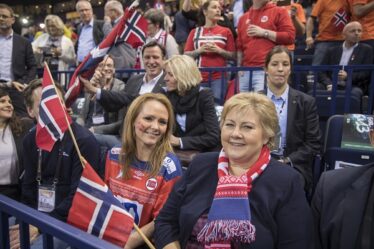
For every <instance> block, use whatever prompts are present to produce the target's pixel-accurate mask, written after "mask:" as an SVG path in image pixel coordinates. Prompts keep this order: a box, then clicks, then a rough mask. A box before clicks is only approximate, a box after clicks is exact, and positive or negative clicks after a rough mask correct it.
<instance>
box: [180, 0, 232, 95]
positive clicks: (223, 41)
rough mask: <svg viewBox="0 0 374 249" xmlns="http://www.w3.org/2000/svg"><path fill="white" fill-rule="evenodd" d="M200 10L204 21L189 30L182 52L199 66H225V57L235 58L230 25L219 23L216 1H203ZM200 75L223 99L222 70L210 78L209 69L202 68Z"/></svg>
mask: <svg viewBox="0 0 374 249" xmlns="http://www.w3.org/2000/svg"><path fill="white" fill-rule="evenodd" d="M200 13H201V15H203V16H204V18H205V24H204V25H203V26H201V27H197V28H195V29H193V30H192V31H191V32H190V34H189V36H188V38H187V42H186V46H185V48H184V52H185V54H186V55H189V56H191V57H192V58H194V59H196V61H197V65H198V66H199V67H225V66H226V65H227V60H234V59H235V41H234V37H233V35H232V33H231V31H230V29H228V28H225V27H222V26H220V25H218V20H219V19H220V18H221V9H220V5H219V2H218V1H217V0H207V1H205V2H204V4H203V5H202V7H201V12H200ZM202 76H203V82H204V83H209V84H210V86H211V88H212V90H213V93H214V97H215V98H216V99H223V95H224V93H225V90H226V89H225V87H224V88H222V84H221V83H222V77H225V78H226V76H222V73H221V72H213V73H212V75H211V78H210V77H209V72H203V73H202ZM210 80H211V81H210ZM224 81H226V79H224ZM224 86H226V84H224Z"/></svg>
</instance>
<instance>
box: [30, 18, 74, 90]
mask: <svg viewBox="0 0 374 249" xmlns="http://www.w3.org/2000/svg"><path fill="white" fill-rule="evenodd" d="M44 24H45V27H46V31H47V33H45V34H42V35H40V36H39V37H38V38H37V39H36V40H35V41H34V42H33V43H32V48H33V50H34V55H35V58H36V61H37V63H38V66H39V67H43V63H44V62H47V63H48V66H49V68H50V69H51V70H52V71H56V70H58V71H66V70H68V69H69V65H74V64H75V52H74V45H73V42H72V41H71V40H70V39H69V38H67V37H66V36H64V23H63V22H62V20H61V18H60V17H58V16H56V15H48V16H47V17H46V18H45V20H44ZM63 76H64V75H61V77H60V82H61V83H65V77H63Z"/></svg>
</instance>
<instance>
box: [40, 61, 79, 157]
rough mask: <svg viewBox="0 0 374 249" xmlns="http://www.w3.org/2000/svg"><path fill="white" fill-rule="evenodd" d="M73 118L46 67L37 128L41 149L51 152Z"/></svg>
mask: <svg viewBox="0 0 374 249" xmlns="http://www.w3.org/2000/svg"><path fill="white" fill-rule="evenodd" d="M71 122H72V121H71V118H70V116H69V115H68V114H67V112H66V109H65V107H64V106H63V105H62V104H61V100H60V98H59V96H58V95H57V92H56V88H55V87H54V85H53V78H52V76H51V72H50V71H49V68H48V66H47V65H45V66H44V73H43V82H42V97H41V101H40V106H39V118H38V124H37V126H36V144H37V146H38V147H39V148H40V149H43V150H46V151H49V152H50V151H51V150H52V148H53V146H54V144H55V142H56V141H57V140H58V139H60V138H61V137H62V135H63V134H64V132H65V131H66V129H68V127H69V125H70V124H71Z"/></svg>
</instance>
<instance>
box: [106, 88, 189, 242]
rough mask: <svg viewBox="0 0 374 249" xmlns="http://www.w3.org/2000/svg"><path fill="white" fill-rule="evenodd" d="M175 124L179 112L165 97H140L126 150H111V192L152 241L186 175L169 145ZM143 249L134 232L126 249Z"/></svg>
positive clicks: (129, 118) (129, 121)
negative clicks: (177, 185) (166, 205)
mask: <svg viewBox="0 0 374 249" xmlns="http://www.w3.org/2000/svg"><path fill="white" fill-rule="evenodd" d="M173 124H174V116H173V110H172V107H171V104H170V102H169V101H168V99H167V98H166V97H165V96H163V95H162V94H153V93H147V94H144V95H142V96H140V97H138V98H137V99H136V100H134V102H133V103H131V105H130V107H129V110H128V113H127V115H126V118H125V125H124V135H123V136H122V146H121V147H115V148H113V149H112V150H110V152H109V155H108V157H107V162H106V166H105V180H106V182H107V184H108V186H109V188H110V189H111V190H112V192H113V194H114V196H116V197H117V199H119V200H120V202H121V203H122V205H123V206H124V207H125V208H126V209H127V210H128V211H129V212H130V213H131V214H132V215H133V216H134V222H135V223H136V224H137V225H138V226H139V227H140V229H141V230H142V232H143V233H144V234H145V235H146V236H147V237H148V238H152V236H153V232H154V230H155V228H154V219H155V218H156V217H157V215H158V213H159V211H160V209H161V208H162V207H163V205H164V203H165V201H166V200H167V198H168V196H169V193H170V191H171V189H172V187H173V185H174V183H175V182H176V181H177V179H178V178H179V176H181V174H182V168H181V166H180V163H179V160H178V158H177V157H176V156H175V154H173V153H172V151H173V150H172V148H171V146H170V142H169V138H170V135H171V132H172V129H173ZM143 243H144V241H143V239H142V238H141V237H140V235H139V234H138V233H137V232H136V231H134V232H133V233H132V234H131V235H130V237H129V239H128V241H127V243H126V247H125V248H137V247H138V246H141V245H142V244H143Z"/></svg>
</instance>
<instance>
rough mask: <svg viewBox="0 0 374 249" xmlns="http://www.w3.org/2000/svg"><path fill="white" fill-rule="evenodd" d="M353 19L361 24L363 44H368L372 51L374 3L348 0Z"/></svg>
mask: <svg viewBox="0 0 374 249" xmlns="http://www.w3.org/2000/svg"><path fill="white" fill-rule="evenodd" d="M348 2H349V4H350V9H351V13H352V15H353V19H354V20H356V21H359V22H360V23H361V24H362V28H363V32H362V39H361V41H362V42H363V43H366V44H369V45H370V46H371V47H372V49H373V51H374V1H373V0H349V1H348Z"/></svg>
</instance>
